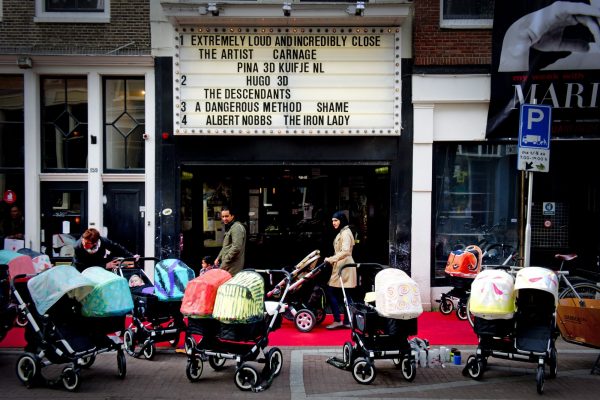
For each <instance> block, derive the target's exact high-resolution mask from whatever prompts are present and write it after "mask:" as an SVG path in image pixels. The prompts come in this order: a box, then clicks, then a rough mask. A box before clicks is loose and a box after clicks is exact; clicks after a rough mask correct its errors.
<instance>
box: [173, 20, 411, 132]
mask: <svg viewBox="0 0 600 400" xmlns="http://www.w3.org/2000/svg"><path fill="white" fill-rule="evenodd" d="M177 32H178V35H177V37H176V38H175V40H176V50H177V51H176V54H175V57H174V58H173V62H174V65H173V77H174V80H175V82H174V124H175V126H174V132H175V135H223V134H227V135H257V136H259V135H309V136H317V135H363V136H365V135H372V136H384V135H388V136H393V135H400V131H401V129H400V108H401V107H400V106H401V91H400V83H401V82H400V80H401V74H400V70H401V66H400V60H401V56H400V31H399V30H398V29H396V28H394V29H390V28H361V29H357V28H337V27H336V28H264V29H261V28H234V29H225V28H206V29H197V28H187V27H178V28H177Z"/></svg>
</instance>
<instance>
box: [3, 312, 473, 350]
mask: <svg viewBox="0 0 600 400" xmlns="http://www.w3.org/2000/svg"><path fill="white" fill-rule="evenodd" d="M331 322H332V317H331V315H328V316H327V319H325V321H324V322H323V323H322V324H321V325H319V326H317V327H316V328H315V329H313V330H312V331H311V332H308V333H302V332H300V331H298V330H297V329H296V327H295V326H294V323H293V322H291V321H288V320H286V319H284V320H283V323H282V326H281V328H280V329H278V330H277V331H275V332H273V333H271V334H270V335H269V345H271V346H342V345H343V344H344V342H346V341H348V340H350V331H349V330H348V329H335V330H328V329H325V326H327V325H328V324H330V323H331ZM417 336H418V337H419V338H421V339H427V340H429V343H430V344H431V345H436V346H439V345H476V344H477V336H476V335H475V333H473V328H471V325H469V322H467V321H461V320H459V319H458V318H456V315H454V314H451V315H442V314H441V313H440V312H424V313H423V314H421V316H420V317H419V318H418V333H417ZM180 343H183V337H182V341H181V342H180ZM24 346H25V340H24V339H23V328H13V329H11V330H10V331H9V332H8V334H7V335H6V337H5V338H4V340H2V342H0V348H2V347H4V348H7V347H9V348H10V347H16V348H22V347H24Z"/></svg>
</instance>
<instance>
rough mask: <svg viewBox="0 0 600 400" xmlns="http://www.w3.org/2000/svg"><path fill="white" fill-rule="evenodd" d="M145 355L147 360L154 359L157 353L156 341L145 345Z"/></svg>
mask: <svg viewBox="0 0 600 400" xmlns="http://www.w3.org/2000/svg"><path fill="white" fill-rule="evenodd" d="M143 353H144V357H146V360H152V359H153V358H154V354H155V353H156V345H155V344H154V343H148V344H146V345H145V347H144V351H143Z"/></svg>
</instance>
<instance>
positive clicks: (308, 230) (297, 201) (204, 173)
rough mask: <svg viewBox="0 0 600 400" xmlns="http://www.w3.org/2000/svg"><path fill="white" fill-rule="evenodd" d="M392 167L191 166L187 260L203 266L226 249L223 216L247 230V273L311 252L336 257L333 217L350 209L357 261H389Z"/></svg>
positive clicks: (184, 223) (185, 189) (185, 190)
mask: <svg viewBox="0 0 600 400" xmlns="http://www.w3.org/2000/svg"><path fill="white" fill-rule="evenodd" d="M389 188H390V171H389V166H387V165H243V166H233V165H220V166H213V165H202V166H193V165H186V166H183V167H182V176H181V230H182V232H183V235H184V247H183V252H182V258H183V259H184V260H185V261H186V262H187V263H189V265H194V266H196V265H197V264H199V260H200V259H201V258H202V257H203V256H205V255H212V256H215V255H217V254H218V252H219V250H220V248H221V243H222V242H221V241H222V227H221V222H220V219H219V211H220V209H221V207H222V206H223V205H228V206H232V207H233V208H234V209H236V210H237V215H238V219H239V220H240V221H242V222H243V223H244V224H245V225H246V228H247V232H248V241H247V246H246V267H252V268H281V267H286V266H291V265H295V264H296V263H297V262H298V261H300V260H301V259H302V258H303V257H304V256H305V255H306V254H308V253H310V252H311V251H312V250H320V251H321V254H322V255H324V256H328V255H331V254H332V253H333V238H334V235H333V231H332V228H331V216H332V214H333V213H334V212H335V211H337V210H344V211H346V212H347V215H348V217H349V221H350V225H351V228H352V230H353V232H354V233H355V237H356V240H357V244H356V246H355V248H354V253H353V254H354V258H355V260H356V261H357V262H378V263H382V264H387V263H388V262H389V215H390V211H389V209H390V189H389Z"/></svg>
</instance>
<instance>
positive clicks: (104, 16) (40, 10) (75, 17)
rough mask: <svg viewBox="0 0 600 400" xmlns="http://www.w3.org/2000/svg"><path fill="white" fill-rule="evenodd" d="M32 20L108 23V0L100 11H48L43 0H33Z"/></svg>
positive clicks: (105, 0)
mask: <svg viewBox="0 0 600 400" xmlns="http://www.w3.org/2000/svg"><path fill="white" fill-rule="evenodd" d="M0 1H1V0H0ZM33 21H34V22H45V23H46V22H49V23H52V22H55V23H62V24H64V23H78V24H79V23H84V24H85V23H88V24H99V23H106V24H107V23H110V0H104V11H102V12H77V11H65V12H48V11H46V1H45V0H35V17H34V18H33Z"/></svg>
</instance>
